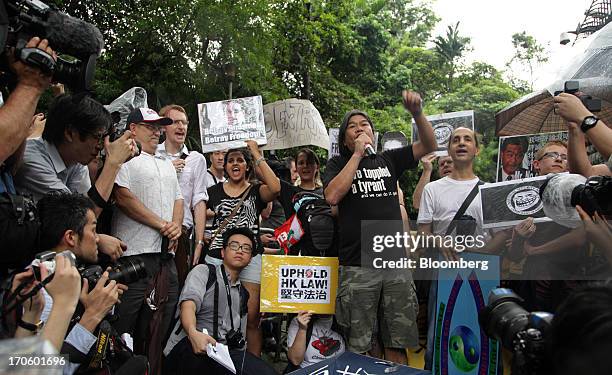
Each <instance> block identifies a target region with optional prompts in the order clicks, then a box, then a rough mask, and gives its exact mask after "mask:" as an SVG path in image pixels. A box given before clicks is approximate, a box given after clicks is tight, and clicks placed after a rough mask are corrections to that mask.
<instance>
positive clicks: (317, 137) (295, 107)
mask: <svg viewBox="0 0 612 375" xmlns="http://www.w3.org/2000/svg"><path fill="white" fill-rule="evenodd" d="M264 120H265V123H266V138H267V140H268V143H267V144H266V145H265V146H264V147H262V150H281V149H284V148H291V147H298V146H308V145H314V146H319V147H321V148H325V149H327V148H328V147H329V139H328V135H327V129H325V124H324V123H323V119H322V118H321V115H320V114H319V111H318V110H317V109H316V108H315V106H314V105H313V104H312V103H311V102H310V101H309V100H303V99H286V100H280V101H277V102H274V103H270V104H266V105H265V106H264Z"/></svg>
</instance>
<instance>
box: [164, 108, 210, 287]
mask: <svg viewBox="0 0 612 375" xmlns="http://www.w3.org/2000/svg"><path fill="white" fill-rule="evenodd" d="M159 113H160V115H161V116H164V117H168V118H170V119H171V120H172V121H173V122H172V124H171V125H168V126H166V128H165V130H166V141H165V142H164V143H162V144H160V145H158V146H157V155H159V156H161V157H163V158H164V159H166V160H170V161H171V162H172V164H173V165H174V168H175V169H176V174H177V175H178V179H179V185H180V186H181V193H182V194H183V198H184V199H185V200H184V202H185V203H184V207H183V208H184V211H185V213H184V217H183V228H182V235H181V237H180V238H179V240H178V246H177V248H176V257H175V258H174V260H175V263H176V270H177V272H178V277H179V284H180V286H182V285H183V283H184V282H185V278H186V277H187V273H188V272H189V269H190V268H191V267H190V264H189V262H190V261H191V264H194V265H195V264H198V263H199V260H200V255H201V254H202V245H203V244H204V242H203V239H204V229H205V227H206V202H207V201H208V192H207V181H208V179H207V177H206V175H207V169H206V158H204V155H202V154H200V153H199V152H197V151H189V150H188V149H187V146H186V145H185V140H186V139H187V129H188V126H189V121H188V120H187V113H186V111H185V109H184V108H183V107H181V106H179V105H176V104H170V105H167V106H165V107H163V108H162V109H161V110H160V111H159ZM192 231H193V237H192ZM193 238H195V242H196V246H195V251H194V252H193V253H192V252H191V249H192V248H193V246H192V242H193V241H192V240H193ZM192 255H193V256H192ZM190 258H191V259H190Z"/></svg>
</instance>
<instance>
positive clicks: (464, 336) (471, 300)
mask: <svg viewBox="0 0 612 375" xmlns="http://www.w3.org/2000/svg"><path fill="white" fill-rule="evenodd" d="M461 258H464V259H466V260H479V261H487V262H488V269H487V270H479V269H462V270H457V269H448V268H446V269H440V270H439V279H438V281H437V289H436V297H435V298H436V315H435V319H434V324H435V329H434V337H433V340H432V341H431V342H433V343H434V345H433V370H432V374H448V375H464V374H474V375H476V374H487V375H496V374H498V373H500V372H501V371H498V370H500V369H501V360H502V358H501V350H500V345H499V343H498V342H497V341H495V340H493V339H490V338H489V337H488V336H487V335H486V334H485V333H484V330H483V329H482V328H481V327H480V324H479V322H478V313H479V312H480V310H482V309H483V308H484V307H485V306H486V301H487V299H488V297H489V293H490V292H491V290H493V289H495V288H497V286H498V285H499V257H498V256H495V255H484V254H469V253H462V254H461ZM440 259H442V258H440ZM430 298H431V296H430Z"/></svg>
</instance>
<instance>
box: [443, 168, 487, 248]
mask: <svg viewBox="0 0 612 375" xmlns="http://www.w3.org/2000/svg"><path fill="white" fill-rule="evenodd" d="M480 185H484V182H482V181H480V179H479V180H478V182H477V183H476V185H474V187H473V188H472V190H471V191H470V193H469V194H468V196H467V197H466V198H465V200H464V201H463V203H462V204H461V207H459V210H457V213H456V214H455V216H454V217H453V220H452V221H451V222H450V224H449V225H448V228H446V235H447V236H448V235H450V234H451V233H452V232H453V231H454V230H455V227H456V226H457V220H459V218H460V217H461V216H463V214H465V211H466V210H467V208H468V207H469V206H470V204H472V201H473V200H474V198H476V195H478V187H479V186H480Z"/></svg>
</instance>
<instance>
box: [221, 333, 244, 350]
mask: <svg viewBox="0 0 612 375" xmlns="http://www.w3.org/2000/svg"><path fill="white" fill-rule="evenodd" d="M225 342H226V343H227V347H228V348H230V349H242V348H243V347H244V344H245V341H244V337H242V332H240V331H236V330H233V329H231V330H230V331H229V332H228V333H227V334H226V335H225Z"/></svg>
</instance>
